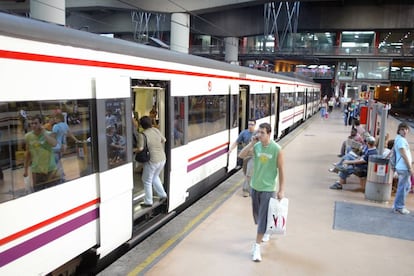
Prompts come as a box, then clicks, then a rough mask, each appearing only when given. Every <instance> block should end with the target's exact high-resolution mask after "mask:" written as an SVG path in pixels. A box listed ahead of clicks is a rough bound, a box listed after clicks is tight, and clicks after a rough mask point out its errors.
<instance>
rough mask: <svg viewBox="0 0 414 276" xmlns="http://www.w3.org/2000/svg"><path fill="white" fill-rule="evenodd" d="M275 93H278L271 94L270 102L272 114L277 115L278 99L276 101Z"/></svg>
mask: <svg viewBox="0 0 414 276" xmlns="http://www.w3.org/2000/svg"><path fill="white" fill-rule="evenodd" d="M276 93H278V92H277V91H276ZM275 95H276V94H273V93H272V94H271V96H270V103H271V105H270V115H275V114H276V108H275V105H276V101H275Z"/></svg>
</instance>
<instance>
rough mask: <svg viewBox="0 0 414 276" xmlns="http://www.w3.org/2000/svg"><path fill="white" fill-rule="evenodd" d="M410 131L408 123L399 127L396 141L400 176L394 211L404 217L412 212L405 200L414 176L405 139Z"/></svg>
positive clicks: (395, 146) (397, 166) (396, 166)
mask: <svg viewBox="0 0 414 276" xmlns="http://www.w3.org/2000/svg"><path fill="white" fill-rule="evenodd" d="M409 131H410V127H409V126H408V124H406V123H400V124H399V125H398V130H397V136H396V137H395V140H394V150H395V154H396V155H395V157H396V158H395V160H396V165H395V169H396V171H397V174H398V186H397V192H396V194H395V199H394V205H393V211H394V212H395V213H399V214H402V215H408V214H409V213H410V211H408V210H407V208H405V198H406V197H407V194H408V193H409V192H410V188H411V176H412V175H414V170H413V167H412V156H411V151H410V146H409V144H408V142H407V139H406V138H405V137H406V136H407V134H408V132H409Z"/></svg>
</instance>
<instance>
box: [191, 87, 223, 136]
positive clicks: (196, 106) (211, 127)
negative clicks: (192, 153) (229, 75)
mask: <svg viewBox="0 0 414 276" xmlns="http://www.w3.org/2000/svg"><path fill="white" fill-rule="evenodd" d="M228 97H229V96H224V95H215V96H191V97H189V98H188V101H189V108H188V110H189V111H188V113H189V114H188V116H189V118H188V139H189V141H193V140H196V139H198V138H202V137H206V136H208V135H211V134H214V133H217V132H219V131H222V130H225V129H227V127H228V126H227V124H228V117H227V116H228V112H227V106H228Z"/></svg>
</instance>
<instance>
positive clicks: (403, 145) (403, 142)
mask: <svg viewBox="0 0 414 276" xmlns="http://www.w3.org/2000/svg"><path fill="white" fill-rule="evenodd" d="M400 149H404V150H405V154H406V155H407V157H408V162H409V163H410V164H411V162H412V157H411V152H410V146H409V145H408V142H407V139H405V138H404V137H402V136H401V135H399V134H398V135H397V137H395V140H394V150H395V153H396V155H395V160H396V161H397V163H396V165H395V168H396V169H397V170H403V171H407V170H408V167H407V164H406V163H405V161H404V159H403V158H402V156H401V153H400Z"/></svg>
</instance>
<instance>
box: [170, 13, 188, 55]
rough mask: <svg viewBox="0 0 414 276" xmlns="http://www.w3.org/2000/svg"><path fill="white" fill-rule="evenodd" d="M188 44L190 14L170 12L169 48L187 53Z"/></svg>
mask: <svg viewBox="0 0 414 276" xmlns="http://www.w3.org/2000/svg"><path fill="white" fill-rule="evenodd" d="M189 44H190V15H189V14H187V13H173V14H171V38H170V49H171V50H173V51H176V52H181V53H187V54H188V45H189Z"/></svg>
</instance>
